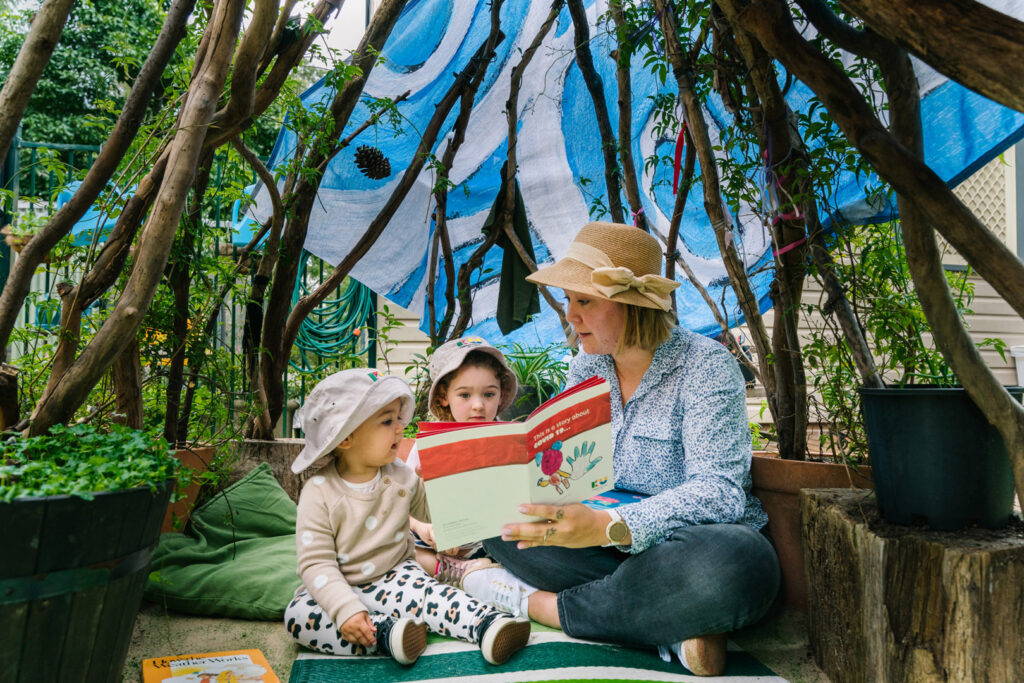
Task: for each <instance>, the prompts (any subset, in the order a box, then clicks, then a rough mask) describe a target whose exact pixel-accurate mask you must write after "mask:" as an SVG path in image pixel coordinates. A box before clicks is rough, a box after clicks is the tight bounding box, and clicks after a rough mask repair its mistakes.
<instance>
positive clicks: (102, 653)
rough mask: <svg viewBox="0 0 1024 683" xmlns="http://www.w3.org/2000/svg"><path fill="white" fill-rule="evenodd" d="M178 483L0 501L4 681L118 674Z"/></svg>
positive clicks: (103, 678) (0, 616) (115, 676)
mask: <svg viewBox="0 0 1024 683" xmlns="http://www.w3.org/2000/svg"><path fill="white" fill-rule="evenodd" d="M172 488H173V484H172V482H170V481H168V482H167V483H165V484H164V485H163V486H161V487H160V488H159V489H158V490H157V491H156V492H154V491H151V490H150V489H149V488H147V487H142V488H135V489H129V490H124V491H110V492H104V493H97V494H95V496H94V498H93V499H92V500H84V499H82V498H79V497H77V496H46V497H39V498H19V499H16V500H15V501H13V502H10V503H0V549H2V552H3V558H4V559H3V562H0V672H2V673H0V677H2V678H3V680H5V681H32V682H33V683H34V682H36V681H62V682H63V681H89V682H91V681H120V680H121V670H122V668H123V667H124V661H125V656H126V655H127V653H128V645H129V644H130V641H131V636H132V629H133V628H134V625H135V616H136V614H137V613H138V611H139V605H140V603H141V602H142V589H143V588H144V587H145V584H146V578H147V576H148V573H149V564H150V559H151V556H152V553H153V549H154V548H155V546H156V542H157V539H158V538H159V535H160V524H161V522H162V521H163V518H164V514H165V513H166V511H167V503H168V500H169V499H170V495H171V490H172Z"/></svg>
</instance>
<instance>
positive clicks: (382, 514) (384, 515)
mask: <svg viewBox="0 0 1024 683" xmlns="http://www.w3.org/2000/svg"><path fill="white" fill-rule="evenodd" d="M389 512H391V510H381V511H380V516H381V517H387V516H388V513H389Z"/></svg>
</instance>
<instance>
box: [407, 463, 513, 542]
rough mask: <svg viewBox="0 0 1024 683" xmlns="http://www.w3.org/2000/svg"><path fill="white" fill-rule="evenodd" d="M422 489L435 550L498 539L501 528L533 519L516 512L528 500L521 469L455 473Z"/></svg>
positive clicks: (493, 469) (427, 483) (502, 466)
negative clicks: (428, 507) (424, 489)
mask: <svg viewBox="0 0 1024 683" xmlns="http://www.w3.org/2000/svg"><path fill="white" fill-rule="evenodd" d="M424 486H425V488H426V492H427V501H428V504H429V505H430V517H431V519H432V520H435V521H434V522H433V524H434V539H435V540H436V541H437V549H438V550H447V549H449V548H454V547H456V546H460V545H463V544H465V543H473V542H474V541H482V540H483V539H485V538H491V537H493V536H500V535H501V528H502V527H503V526H504V525H505V524H509V523H512V522H527V521H531V520H532V519H533V518H532V517H527V516H526V515H524V514H522V513H520V512H519V506H520V505H522V504H523V503H527V502H529V500H530V492H529V490H528V488H527V480H526V479H525V478H524V477H523V465H500V466H496V467H488V468H485V469H478V470H469V471H467V472H459V473H458V474H452V475H449V476H446V477H440V478H438V479H431V480H429V481H425V482H424Z"/></svg>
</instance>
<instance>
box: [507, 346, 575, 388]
mask: <svg viewBox="0 0 1024 683" xmlns="http://www.w3.org/2000/svg"><path fill="white" fill-rule="evenodd" d="M500 348H501V349H502V353H504V354H505V359H506V361H507V362H508V367H509V369H510V370H512V373H513V374H514V375H515V376H516V380H517V381H518V382H519V386H520V387H524V388H528V389H532V390H533V392H534V395H535V396H536V398H537V400H538V402H540V403H543V402H544V401H546V400H547V399H549V398H551V397H552V396H554V395H555V394H557V393H558V392H559V391H561V389H562V387H563V386H565V376H566V373H568V371H569V364H568V362H566V360H565V358H566V356H568V355H569V353H570V351H569V348H568V347H567V346H565V344H550V345H548V346H541V347H525V346H521V345H520V344H516V343H515V342H513V343H511V344H508V345H505V346H501V347H500ZM527 398H528V397H527V396H524V397H522V398H520V399H519V401H520V402H523V401H524V400H526V399H527Z"/></svg>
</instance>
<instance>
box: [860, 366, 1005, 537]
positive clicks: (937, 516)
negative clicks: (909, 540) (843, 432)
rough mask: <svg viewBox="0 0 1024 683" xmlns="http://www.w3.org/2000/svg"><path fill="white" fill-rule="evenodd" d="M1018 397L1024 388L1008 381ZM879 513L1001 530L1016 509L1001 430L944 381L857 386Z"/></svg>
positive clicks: (904, 520) (899, 520) (936, 524)
mask: <svg viewBox="0 0 1024 683" xmlns="http://www.w3.org/2000/svg"><path fill="white" fill-rule="evenodd" d="M1006 390H1007V391H1008V392H1010V394H1011V395H1012V396H1013V397H1014V398H1015V399H1016V400H1018V401H1020V399H1021V396H1022V395H1024V387H1006ZM860 396H861V400H862V402H863V406H864V421H865V426H866V429H867V438H868V443H869V450H870V453H871V463H872V465H873V467H874V471H875V474H876V483H875V497H876V500H877V503H878V511H879V513H880V514H881V515H882V517H883V518H884V519H885V520H887V521H889V522H893V523H895V524H907V525H909V524H917V523H924V524H928V526H930V527H932V528H934V529H961V528H964V527H967V526H970V525H972V524H977V525H978V526H982V527H986V528H989V529H998V528H1000V527H1003V526H1005V525H1006V524H1007V522H1009V521H1010V516H1011V514H1012V512H1013V497H1014V489H1013V471H1012V470H1011V469H1010V459H1009V456H1008V455H1007V452H1006V446H1005V445H1004V443H1003V437H1002V436H1001V435H1000V434H999V431H998V430H997V429H996V428H995V426H993V425H992V424H990V423H989V422H988V420H987V419H985V416H984V414H982V412H981V410H979V409H978V407H977V406H976V405H975V404H974V402H973V401H972V400H971V398H970V397H969V396H968V395H967V391H966V389H964V388H963V387H960V386H950V385H948V384H944V383H937V384H919V385H911V384H904V385H891V386H887V387H885V388H882V389H874V388H866V387H865V388H861V389H860Z"/></svg>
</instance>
